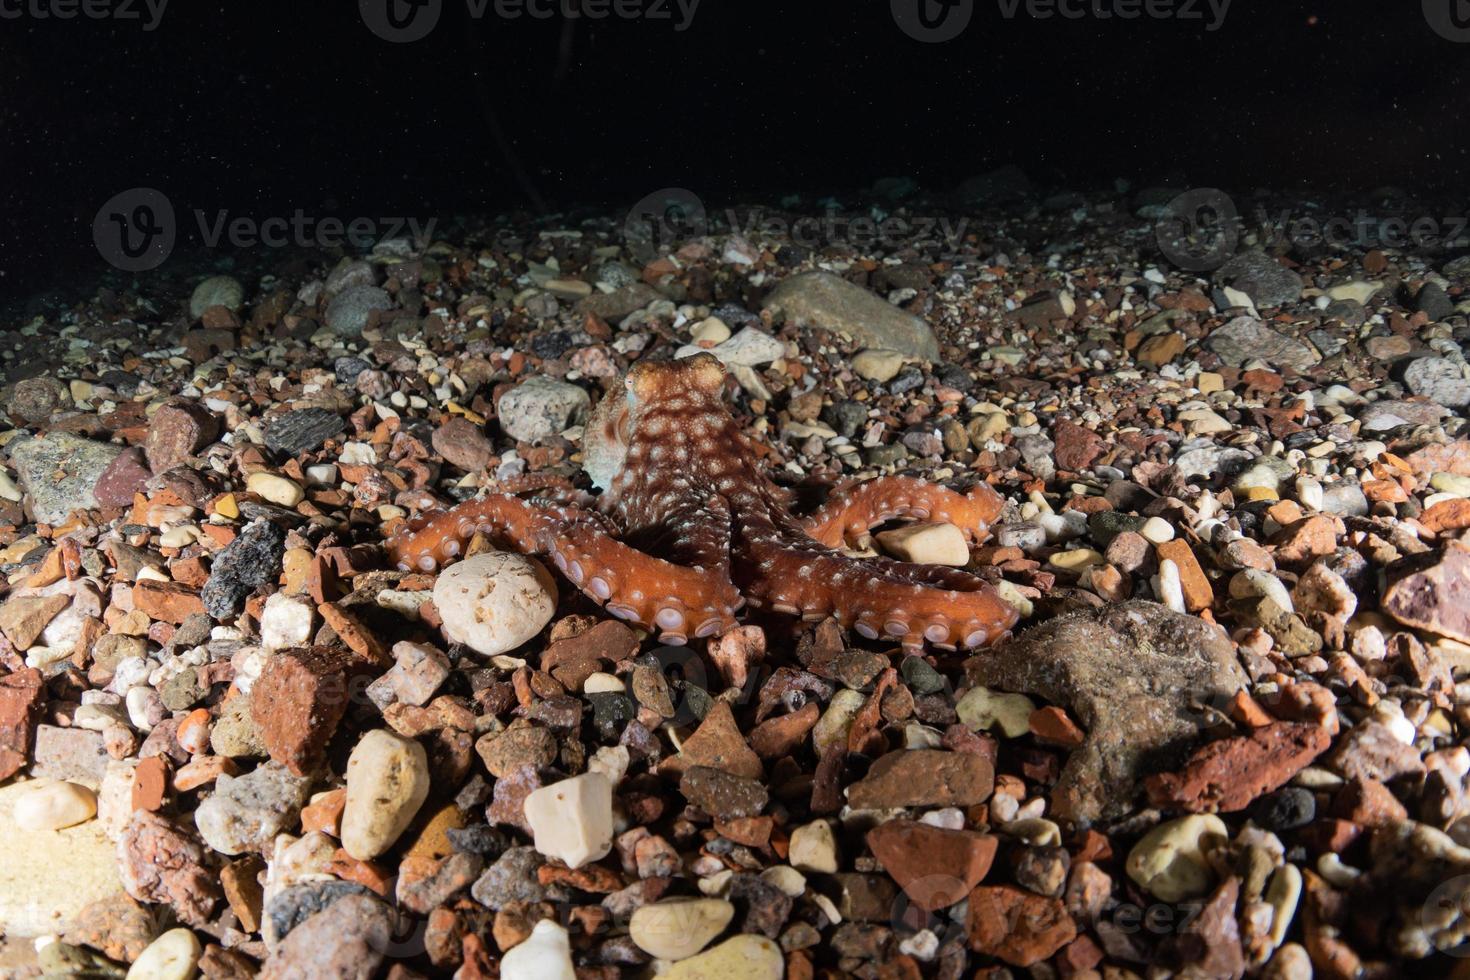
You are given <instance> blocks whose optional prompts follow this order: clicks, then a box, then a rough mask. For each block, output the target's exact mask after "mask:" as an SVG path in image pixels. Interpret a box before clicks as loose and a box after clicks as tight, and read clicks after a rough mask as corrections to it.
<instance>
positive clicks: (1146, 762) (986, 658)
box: [965, 602, 1246, 820]
mask: <svg viewBox="0 0 1470 980" xmlns="http://www.w3.org/2000/svg"><path fill="white" fill-rule="evenodd" d="M965 670H966V674H967V676H968V678H969V679H970V681H971V682H972V683H974V684H976V685H982V686H986V687H990V688H994V689H998V690H1003V691H1017V692H1024V693H1026V694H1029V695H1032V696H1034V697H1038V698H1041V699H1043V700H1045V701H1048V702H1050V703H1052V704H1055V705H1059V706H1062V707H1064V708H1066V709H1067V713H1068V715H1069V716H1070V717H1072V718H1073V719H1075V720H1076V722H1077V724H1078V725H1080V726H1081V728H1082V729H1083V730H1084V731H1086V732H1087V740H1086V742H1085V743H1084V744H1083V745H1082V747H1081V748H1079V749H1076V750H1075V751H1073V752H1072V753H1071V754H1070V755H1069V756H1068V757H1067V761H1066V763H1065V764H1064V765H1063V767H1062V772H1061V775H1060V777H1059V779H1058V780H1057V783H1056V786H1055V788H1054V789H1053V791H1052V794H1051V802H1052V807H1053V814H1052V815H1053V818H1054V819H1056V818H1060V819H1065V820H1097V819H1103V818H1104V817H1105V816H1107V817H1119V816H1122V815H1123V814H1125V813H1126V812H1128V809H1129V807H1130V806H1131V804H1132V801H1133V798H1134V797H1135V795H1136V794H1137V792H1138V790H1139V789H1140V788H1141V782H1142V779H1143V777H1145V776H1147V775H1149V774H1150V773H1153V772H1157V771H1159V769H1160V768H1162V767H1174V766H1177V765H1178V764H1179V763H1181V762H1182V761H1183V760H1184V756H1185V755H1186V754H1187V753H1188V752H1189V750H1190V748H1191V747H1192V745H1193V744H1194V743H1195V742H1197V741H1198V740H1199V738H1200V735H1201V730H1202V729H1203V728H1204V726H1206V725H1207V724H1210V723H1211V718H1212V717H1213V716H1212V715H1211V713H1210V712H1208V711H1203V712H1202V711H1201V710H1200V708H1199V705H1200V704H1205V705H1214V706H1216V708H1217V709H1218V710H1222V711H1223V710H1224V709H1225V708H1226V707H1227V706H1228V705H1229V703H1230V699H1231V698H1232V697H1234V696H1235V694H1236V692H1237V691H1239V690H1242V689H1243V688H1244V687H1245V683H1246V676H1245V672H1244V671H1243V670H1242V669H1241V668H1240V665H1239V664H1238V663H1237V661H1236V656H1235V645H1234V644H1233V643H1232V642H1231V641H1230V638H1229V637H1228V636H1226V635H1225V633H1224V631H1223V630H1221V629H1219V628H1218V627H1214V626H1211V625H1209V624H1208V623H1205V622H1203V621H1201V620H1199V619H1196V618H1195V617H1192V616H1185V615H1181V614H1177V613H1172V612H1170V611H1169V610H1168V609H1166V608H1164V607H1163V606H1160V605H1158V604H1156V603H1151V602H1127V603H1122V604H1120V605H1111V606H1107V607H1104V608H1102V609H1097V610H1087V611H1081V612H1075V613H1070V614H1067V615H1063V616H1060V617H1058V618H1056V619H1053V620H1051V621H1049V622H1047V623H1044V624H1043V625H1041V626H1039V627H1037V628H1035V629H1033V630H1030V631H1027V632H1026V633H1024V634H1022V635H1021V637H1019V638H1018V639H1017V640H1016V641H1015V642H1012V643H1009V644H1005V645H1003V646H1000V647H997V648H996V649H994V650H988V651H986V652H985V653H983V654H980V655H978V656H976V657H972V658H971V659H969V660H967V661H966V662H965Z"/></svg>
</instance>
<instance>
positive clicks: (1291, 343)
mask: <svg viewBox="0 0 1470 980" xmlns="http://www.w3.org/2000/svg"><path fill="white" fill-rule="evenodd" d="M1205 346H1207V347H1208V348H1209V349H1210V350H1212V351H1214V352H1215V353H1216V354H1219V355H1220V359H1221V360H1222V361H1224V362H1225V363H1226V364H1228V365H1230V366H1231V367H1241V366H1243V365H1245V364H1246V363H1247V362H1249V361H1254V360H1262V361H1266V362H1267V363H1269V364H1273V365H1275V366H1277V367H1289V368H1293V369H1295V370H1297V371H1306V370H1307V369H1308V368H1310V367H1312V365H1314V364H1316V363H1317V362H1318V361H1319V360H1321V357H1320V356H1319V355H1318V354H1317V352H1316V351H1314V350H1312V349H1311V348H1310V347H1308V346H1307V345H1306V344H1304V343H1302V342H1301V341H1299V340H1293V339H1291V338H1290V337H1287V336H1285V335H1284V334H1280V333H1277V332H1276V331H1275V330H1272V329H1271V328H1270V327H1268V326H1266V325H1265V324H1264V323H1262V322H1261V321H1260V320H1257V319H1256V318H1254V317H1249V316H1240V317H1236V318H1235V319H1234V320H1231V321H1230V322H1229V323H1227V324H1225V325H1224V326H1222V327H1217V328H1216V329H1215V330H1214V332H1212V333H1211V334H1210V335H1209V337H1208V338H1206V340H1205Z"/></svg>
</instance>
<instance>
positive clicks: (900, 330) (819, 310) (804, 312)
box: [765, 272, 939, 362]
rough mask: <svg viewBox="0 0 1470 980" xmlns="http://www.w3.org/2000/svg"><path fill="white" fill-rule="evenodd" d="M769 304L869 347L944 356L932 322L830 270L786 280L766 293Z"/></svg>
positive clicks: (798, 320)
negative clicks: (932, 327)
mask: <svg viewBox="0 0 1470 980" xmlns="http://www.w3.org/2000/svg"><path fill="white" fill-rule="evenodd" d="M765 308H766V309H767V310H770V311H771V312H772V313H778V314H781V315H784V316H785V317H786V319H787V320H789V321H793V322H796V323H806V324H810V325H811V326H815V327H820V328H822V329H823V330H831V331H833V332H834V333H842V334H847V335H848V336H850V337H852V338H854V339H855V340H857V341H859V342H860V343H863V344H866V345H867V346H868V347H873V348H886V349H888V350H895V351H900V352H901V353H904V354H907V355H909V356H910V357H916V358H919V359H921V360H925V361H931V362H932V361H938V360H939V343H938V341H936V340H935V339H934V333H933V331H932V330H930V329H929V325H928V324H927V323H925V322H924V321H923V320H921V319H919V318H918V317H916V316H914V315H913V314H910V313H905V312H904V311H902V310H900V309H899V308H898V307H896V306H894V305H893V304H891V303H889V302H887V301H886V300H884V299H883V298H882V297H879V296H875V295H874V294H872V293H870V292H868V291H867V290H866V289H864V288H862V287H861V286H858V285H855V284H853V283H850V282H848V281H847V280H846V279H843V278H841V277H840V276H836V275H833V274H832V273H830V272H808V273H803V274H801V275H797V276H792V277H791V278H789V279H786V280H785V281H784V282H782V283H781V284H780V285H779V286H777V287H776V288H775V289H774V290H772V291H771V294H770V295H769V296H767V297H766V304H765Z"/></svg>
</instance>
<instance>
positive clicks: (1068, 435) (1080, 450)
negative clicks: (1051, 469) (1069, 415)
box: [1052, 419, 1108, 473]
mask: <svg viewBox="0 0 1470 980" xmlns="http://www.w3.org/2000/svg"><path fill="white" fill-rule="evenodd" d="M1052 440H1053V441H1054V442H1055V443H1056V453H1055V456H1056V461H1057V469H1061V470H1071V471H1072V472H1074V473H1075V472H1080V471H1082V470H1085V469H1087V468H1088V467H1090V466H1091V465H1092V464H1093V463H1094V462H1095V461H1096V460H1097V459H1098V457H1100V456H1101V455H1102V454H1103V453H1105V452H1107V448H1108V445H1107V443H1106V442H1104V441H1103V438H1102V436H1100V435H1098V434H1097V433H1096V432H1093V431H1092V430H1091V429H1088V428H1086V427H1084V426H1081V425H1078V424H1077V423H1076V422H1073V421H1071V420H1070V419H1062V420H1060V421H1058V422H1057V424H1056V426H1055V427H1054V428H1053V429H1052Z"/></svg>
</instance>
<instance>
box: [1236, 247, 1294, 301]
mask: <svg viewBox="0 0 1470 980" xmlns="http://www.w3.org/2000/svg"><path fill="white" fill-rule="evenodd" d="M1215 282H1216V284H1218V285H1221V286H1228V287H1230V288H1231V289H1236V290H1239V291H1240V292H1242V293H1245V294H1246V295H1247V296H1249V297H1250V298H1251V302H1253V303H1255V304H1256V306H1260V307H1270V306H1285V305H1287V304H1288V303H1295V302H1296V301H1297V300H1298V299H1300V298H1301V295H1302V277H1301V276H1299V275H1297V274H1296V273H1295V272H1293V271H1292V270H1290V269H1288V268H1286V267H1285V266H1284V265H1282V264H1281V263H1280V262H1277V261H1276V260H1275V259H1273V258H1272V257H1271V256H1269V255H1267V254H1265V253H1264V252H1258V251H1249V252H1242V253H1241V254H1239V255H1237V256H1236V257H1235V258H1233V259H1231V260H1230V261H1229V262H1226V263H1225V264H1224V265H1222V266H1220V268H1219V269H1217V270H1215Z"/></svg>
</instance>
